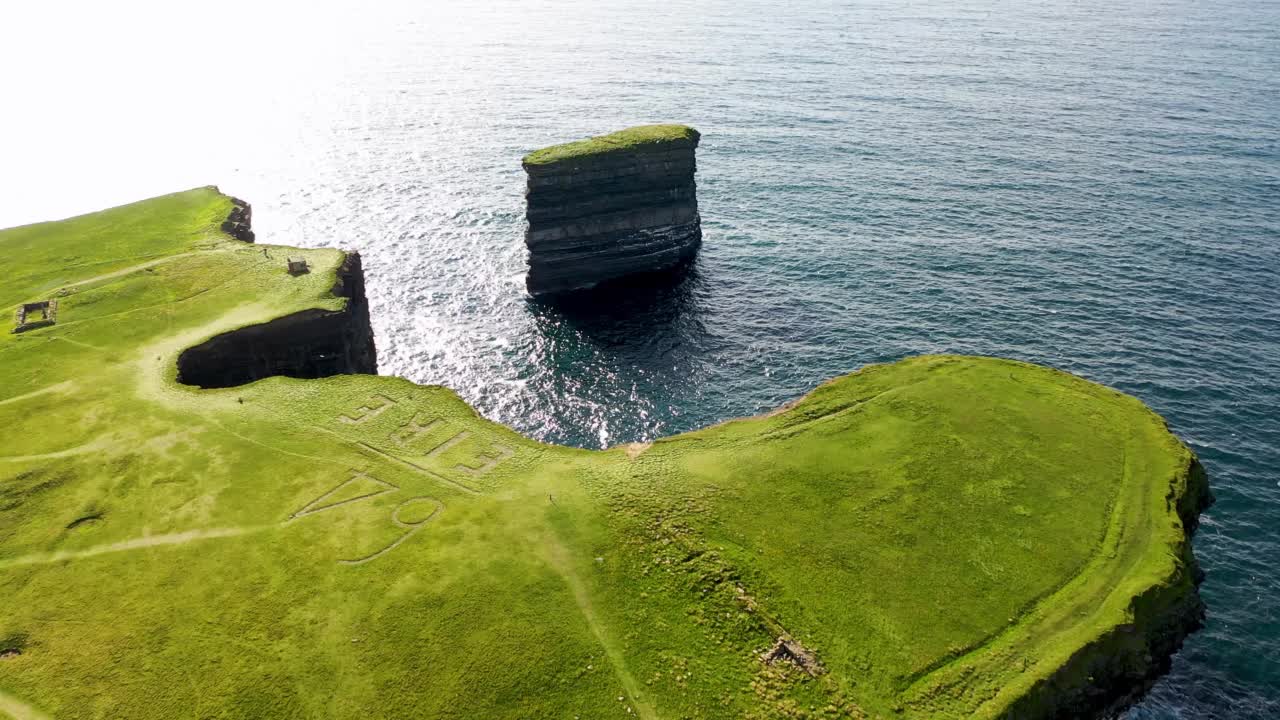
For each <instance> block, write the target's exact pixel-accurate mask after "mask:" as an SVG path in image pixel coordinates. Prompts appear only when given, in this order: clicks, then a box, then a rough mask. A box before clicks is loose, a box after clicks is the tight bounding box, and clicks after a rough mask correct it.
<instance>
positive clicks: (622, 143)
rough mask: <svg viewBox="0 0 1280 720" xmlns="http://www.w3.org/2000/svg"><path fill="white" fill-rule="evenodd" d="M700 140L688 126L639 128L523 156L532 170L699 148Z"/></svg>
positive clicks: (552, 147)
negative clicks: (629, 154) (616, 156)
mask: <svg viewBox="0 0 1280 720" xmlns="http://www.w3.org/2000/svg"><path fill="white" fill-rule="evenodd" d="M699 137H700V135H699V134H698V131H697V130H694V129H693V128H691V127H689V126H688V125H675V124H667V125H638V126H636V127H631V128H627V129H626V130H619V131H618V132H614V133H609V134H608V135H598V136H596V137H593V138H587V139H586V140H576V141H574V142H569V143H564V144H562V145H552V146H551V147H547V148H542V149H541V150H535V151H534V152H531V153H529V154H528V155H525V156H524V166H525V168H528V169H530V170H531V171H532V170H536V169H537V168H538V167H539V166H542V165H552V164H555V163H559V162H564V161H568V160H573V161H581V160H587V159H590V158H592V157H596V156H608V155H613V154H616V153H626V152H641V151H645V150H656V149H660V148H661V149H677V148H692V147H696V146H697V144H698V139H699Z"/></svg>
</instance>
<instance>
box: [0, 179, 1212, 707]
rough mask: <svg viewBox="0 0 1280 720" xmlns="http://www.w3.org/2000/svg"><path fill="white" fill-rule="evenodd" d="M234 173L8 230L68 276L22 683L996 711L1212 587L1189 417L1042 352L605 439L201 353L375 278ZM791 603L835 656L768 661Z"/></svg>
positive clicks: (27, 519)
mask: <svg viewBox="0 0 1280 720" xmlns="http://www.w3.org/2000/svg"><path fill="white" fill-rule="evenodd" d="M229 208H230V204H229V201H228V200H227V199H226V198H225V197H223V196H221V195H219V194H217V193H216V192H215V191H213V190H211V189H202V190H194V191H190V192H187V193H181V194H177V195H172V196H167V197H164V198H158V199H155V200H151V201H146V202H144V203H139V204H135V205H131V206H127V207H125V208H118V209H115V210H111V211H107V212H105V213H98V214H95V215H89V216H85V217H83V218H75V219H72V220H68V221H63V222H62V223H48V224H43V225H36V226H29V227H26V228H18V229H15V230H8V231H3V232H0V250H2V251H4V252H5V253H6V257H9V258H13V260H11V261H10V264H11V266H13V267H14V272H15V277H16V278H17V280H16V281H14V282H11V283H9V284H8V285H7V286H6V288H5V292H7V293H8V294H9V295H10V296H8V297H7V299H6V302H8V303H10V304H14V303H18V302H21V301H28V300H35V299H40V298H43V297H46V296H49V295H52V294H55V293H56V294H57V295H58V296H59V297H60V311H59V318H58V320H59V322H58V324H57V325H55V326H53V327H50V328H46V329H42V330H36V331H32V332H29V333H25V334H22V335H10V334H5V335H3V336H0V369H3V372H2V373H0V426H2V427H4V428H5V429H6V430H7V432H6V442H5V445H4V448H3V449H2V450H0V598H2V599H0V650H2V649H3V648H4V647H7V646H12V647H17V648H20V649H21V650H22V654H21V655H17V656H12V657H7V658H3V659H0V711H5V710H7V711H8V712H9V713H10V714H15V715H20V714H28V713H31V712H35V711H34V710H33V709H34V708H38V709H39V711H42V712H44V713H47V714H48V715H50V716H53V717H58V718H79V717H130V718H174V717H237V718H240V717H335V718H343V717H352V718H354V717H384V716H386V717H389V716H403V715H405V714H408V713H410V712H412V714H413V715H414V716H417V717H440V718H455V717H456V718H474V717H485V718H499V717H510V718H531V717H563V718H573V717H578V716H580V717H583V718H597V717H619V718H623V717H633V716H639V717H648V718H655V717H662V718H676V717H689V718H713V717H714V718H750V717H756V718H772V717H835V716H842V717H864V716H871V717H882V716H899V717H916V718H945V717H955V718H960V717H972V716H977V717H997V716H999V715H1000V714H1001V713H1002V712H1005V711H1007V710H1008V708H1010V707H1011V706H1012V704H1013V703H1015V702H1017V701H1018V700H1019V699H1020V698H1027V697H1031V695H1032V693H1033V691H1034V689H1035V688H1036V687H1039V686H1040V685H1038V684H1039V683H1042V682H1043V680H1044V679H1045V678H1046V677H1048V676H1049V675H1050V674H1052V673H1053V672H1054V671H1055V670H1057V669H1058V668H1060V667H1061V666H1062V665H1063V663H1065V662H1066V660H1067V658H1068V657H1070V656H1071V655H1072V654H1073V653H1076V652H1078V651H1080V649H1081V648H1084V647H1086V646H1089V645H1090V643H1096V642H1097V641H1098V639H1099V638H1100V637H1102V636H1103V635H1104V633H1106V632H1107V631H1108V630H1110V629H1112V628H1114V627H1115V626H1117V625H1121V624H1124V623H1128V622H1131V621H1132V620H1133V617H1132V615H1133V609H1132V607H1131V605H1132V601H1133V598H1134V597H1136V596H1138V595H1139V594H1141V593H1143V592H1144V591H1149V590H1150V589H1151V588H1153V587H1154V588H1161V587H1173V588H1174V589H1175V590H1181V591H1183V592H1185V591H1186V589H1187V588H1186V587H1183V586H1184V585H1186V583H1187V581H1186V573H1185V572H1184V571H1185V567H1184V566H1183V562H1184V561H1183V560H1182V556H1181V555H1180V554H1179V548H1180V547H1181V543H1182V542H1183V539H1184V537H1185V533H1184V531H1183V529H1182V527H1181V524H1180V522H1179V520H1178V518H1177V516H1176V515H1175V514H1174V513H1173V512H1172V510H1171V509H1170V507H1169V501H1168V499H1167V498H1168V497H1169V496H1170V495H1171V493H1172V494H1173V495H1175V496H1176V494H1177V493H1178V492H1179V491H1180V490H1181V489H1182V487H1181V485H1180V483H1185V482H1186V475H1185V473H1186V470H1187V467H1188V464H1189V462H1190V461H1191V456H1190V454H1189V452H1188V451H1187V450H1186V449H1185V448H1184V447H1183V446H1182V445H1181V444H1180V443H1179V442H1178V441H1177V440H1176V439H1175V438H1173V437H1172V436H1171V435H1170V434H1169V433H1168V432H1167V431H1166V430H1165V428H1164V426H1163V423H1162V422H1161V421H1160V419H1159V418H1158V417H1156V416H1155V415H1154V414H1152V413H1151V412H1150V411H1149V410H1147V409H1146V408H1145V407H1144V406H1142V405H1141V403H1139V402H1137V401H1136V400H1134V399H1132V398H1129V397H1127V396H1124V395H1121V394H1119V393H1116V392H1114V391H1111V390H1108V389H1106V388H1102V387H1100V386H1097V385H1093V384H1091V383H1087V382H1085V381H1082V380H1080V379H1078V378H1074V377H1072V376H1069V375H1065V374H1062V373H1058V372H1055V371H1051V370H1047V369H1044V368H1038V367H1035V366H1030V365H1026V364H1022V363H1014V362H1009V361H1001V360H992V359H981V358H957V357H924V358H915V359H911V360H907V361H903V362H901V363H897V364H894V365H888V366H874V367H870V368H867V369H865V370H863V371H861V372H859V373H855V374H853V375H850V376H846V377H844V378H840V379H837V380H834V381H832V382H830V383H827V384H825V385H823V386H822V387H820V388H819V389H818V390H816V391H815V392H814V393H812V394H811V395H810V396H808V397H807V398H805V399H804V400H803V401H802V402H800V403H798V404H797V405H796V406H794V407H792V408H790V409H788V410H786V411H784V412H780V413H777V414H775V415H772V416H769V417H761V418H754V419H750V420H743V421H734V422H730V423H726V424H722V425H719V426H716V427H712V428H708V429H705V430H701V431H698V432H695V433H689V434H686V435H682V436H678V437H675V438H669V439H666V440H662V441H659V442H657V443H655V444H654V445H653V446H652V447H648V448H639V447H636V448H617V449H614V450H610V451H607V452H589V451H582V450H573V449H568V448H560V447H552V446H546V445H541V444H538V443H535V442H532V441H530V440H528V439H525V438H523V437H520V436H519V435H516V434H515V433H513V432H511V431H510V430H508V429H506V428H504V427H501V426H498V425H495V424H493V423H489V422H487V421H485V420H483V419H481V418H479V417H477V416H476V415H475V413H474V412H473V411H472V410H471V409H470V408H469V407H468V406H467V405H466V404H465V403H463V402H462V401H461V400H460V399H459V398H458V397H457V396H456V395H454V394H453V393H452V392H450V391H448V390H446V389H443V388H438V387H421V386H416V385H413V384H412V383H409V382H407V381H403V380H399V379H395V378H383V377H372V376H342V377H334V378H328V379H324V380H310V381H304V380H291V379H286V378H272V379H269V380H266V381H262V382H259V383H255V384H253V385H250V386H246V387H242V388H232V389H227V390H217V391H195V390H191V389H188V388H185V387H181V386H178V385H176V384H175V383H174V382H173V379H172V378H173V376H174V359H175V358H176V355H177V354H178V353H179V352H180V351H181V350H182V349H184V348H186V347H188V346H190V345H192V344H194V343H195V342H197V341H199V340H201V339H203V338H205V337H208V336H211V335H213V334H217V333H220V332H224V331H226V330H228V329H232V328H235V327H238V326H243V325H246V324H251V323H256V322H262V321H264V320H267V319H270V318H272V317H277V316H279V315H282V314H285V313H288V312H293V311H296V310H299V309H303V308H308V307H326V308H336V307H338V306H339V304H340V303H341V302H342V301H341V300H337V299H335V298H333V297H332V296H330V295H329V294H328V288H329V287H330V286H331V285H332V282H333V279H334V277H333V273H334V272H335V270H336V268H337V266H338V264H339V263H340V262H341V257H342V256H341V253H338V252H336V251H327V250H311V251H295V250H289V251H288V254H303V255H305V256H306V257H307V258H308V260H309V262H310V263H311V265H312V267H313V268H315V272H313V273H312V274H310V275H304V276H301V277H297V278H293V277H290V276H288V275H286V274H285V273H284V269H283V259H284V257H285V255H286V252H285V250H284V249H282V248H281V249H276V250H274V251H272V249H271V248H269V247H268V248H267V250H268V252H269V254H270V256H271V257H266V256H264V254H263V249H264V246H261V245H258V246H254V245H244V244H241V243H238V242H235V241H232V240H229V239H227V238H225V237H224V236H222V235H221V234H220V233H219V232H218V231H217V225H218V222H219V221H220V220H221V219H222V218H223V217H224V216H225V215H226V213H227V211H228V210H229ZM65 264H70V267H66V269H63V268H64V265H65ZM60 288H61V289H63V290H65V292H62V291H59V289H60ZM361 408H365V409H364V410H361ZM486 458H501V459H500V461H499V462H497V463H496V464H494V465H493V466H492V467H491V468H490V469H488V470H486V471H484V472H476V471H474V470H469V469H468V467H470V468H483V467H484V465H485V463H486V461H487V460H486ZM1175 499H1176V497H1175ZM295 516H296V517H295ZM388 548H390V549H388ZM383 551H385V552H383ZM380 552H381V553H382V554H380V555H377V556H376V557H374V559H372V560H370V561H368V562H365V563H363V564H354V565H353V564H344V563H343V562H341V561H344V560H347V561H350V560H360V559H363V558H367V557H369V556H372V555H375V554H377V553H380ZM1180 583H1181V585H1179V584H1180ZM783 632H786V633H789V634H791V635H792V636H794V637H795V638H796V639H797V640H798V641H800V642H802V643H804V644H805V645H806V646H807V647H810V648H812V649H814V650H815V651H816V652H817V655H818V657H819V658H820V660H821V661H822V663H823V664H824V666H825V668H826V670H827V672H826V673H825V674H823V675H821V676H819V677H817V678H810V677H808V676H807V675H804V674H803V673H801V672H799V671H798V670H795V669H793V668H790V666H787V665H775V666H766V665H763V664H762V663H760V662H759V660H758V659H757V657H756V656H757V654H758V653H759V652H760V651H761V650H762V649H764V648H765V647H767V646H768V645H769V644H770V643H771V642H772V640H773V639H774V638H775V637H776V636H777V635H778V634H780V633H783ZM6 643H7V645H6ZM628 710H630V712H628Z"/></svg>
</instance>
